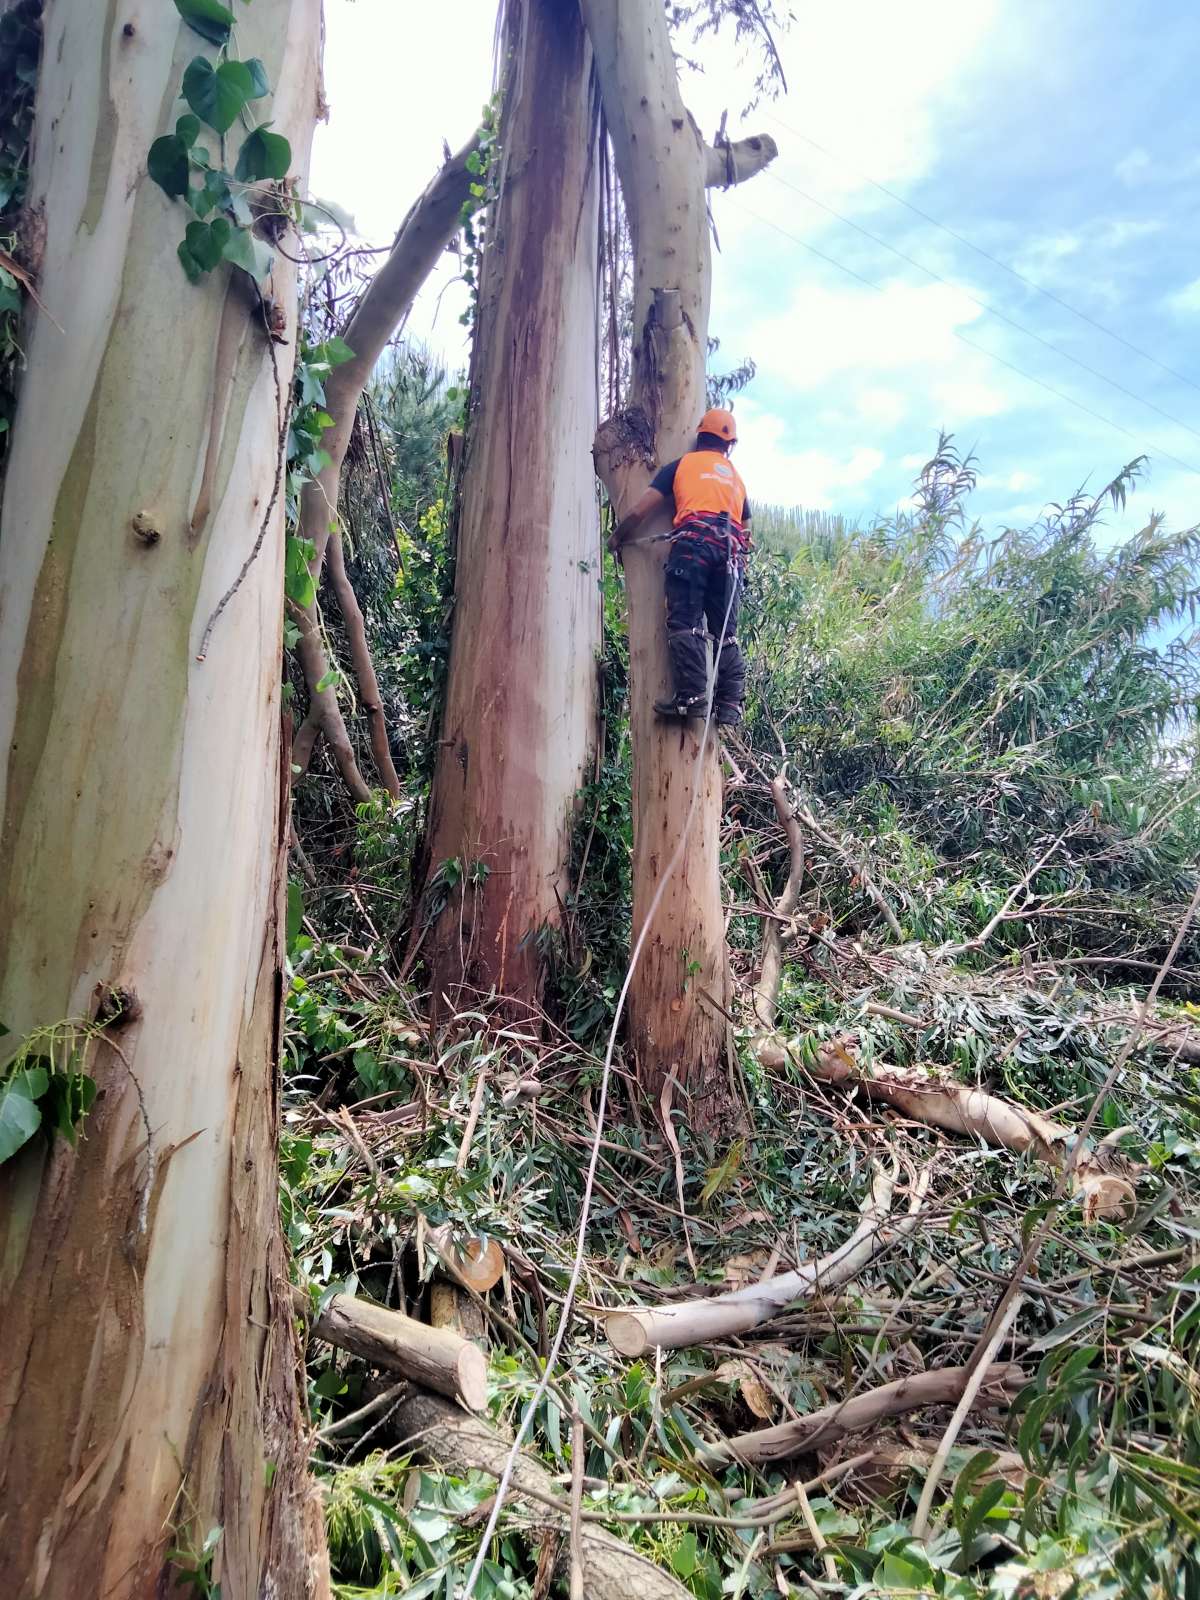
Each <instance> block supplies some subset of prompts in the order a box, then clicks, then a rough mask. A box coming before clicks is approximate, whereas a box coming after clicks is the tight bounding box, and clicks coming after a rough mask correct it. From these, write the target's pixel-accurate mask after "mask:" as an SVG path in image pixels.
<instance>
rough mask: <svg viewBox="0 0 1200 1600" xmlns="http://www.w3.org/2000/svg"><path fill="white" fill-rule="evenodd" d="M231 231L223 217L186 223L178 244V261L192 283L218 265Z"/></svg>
mask: <svg viewBox="0 0 1200 1600" xmlns="http://www.w3.org/2000/svg"><path fill="white" fill-rule="evenodd" d="M232 231H233V230H232V229H231V227H230V225H229V222H228V221H227V220H226V218H225V217H214V218H213V220H212V221H211V222H189V223H188V225H187V228H186V229H185V230H184V235H183V238H182V239H181V240H180V244H179V260H180V264H181V265H182V267H183V270H184V271H185V272H186V273H187V275H188V277H189V278H190V279H191V281H192V282H193V283H198V282H199V280H200V279H201V278H202V277H203V276H204V274H205V273H206V272H211V271H212V269H213V268H214V267H215V266H218V265H219V264H220V262H221V260H222V259H223V257H224V254H225V248H226V246H227V245H228V243H229V236H230V234H231V232H232Z"/></svg>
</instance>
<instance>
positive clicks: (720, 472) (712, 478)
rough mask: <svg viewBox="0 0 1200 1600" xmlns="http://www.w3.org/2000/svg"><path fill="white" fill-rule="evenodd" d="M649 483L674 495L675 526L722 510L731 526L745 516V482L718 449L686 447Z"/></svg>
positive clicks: (738, 527) (660, 490) (713, 516)
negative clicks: (685, 449)
mask: <svg viewBox="0 0 1200 1600" xmlns="http://www.w3.org/2000/svg"><path fill="white" fill-rule="evenodd" d="M651 487H652V488H654V489H657V490H658V491H659V493H660V494H670V495H673V496H674V498H675V515H674V523H675V526H676V527H677V528H678V527H681V526H682V525H683V523H685V522H691V521H694V520H695V519H696V518H703V519H704V520H705V521H707V520H709V519H710V518H716V517H719V516H721V515H722V513H726V514H727V515H728V516H729V519H730V521H731V522H732V524H733V526H734V529H735V530H740V529H741V527H742V524H743V523H744V522H746V521H748V520H749V515H750V507H749V503H748V502H747V499H746V485H745V484H744V483H743V482H742V480H741V478H740V477H739V476H738V471H737V468H736V467H735V466H734V464H733V462H732V461H730V459H729V457H728V456H726V455H722V454H721V452H720V451H719V450H690V451H689V452H688V453H687V455H685V456H680V458H679V460H678V461H671V462H668V463H667V465H666V466H665V467H662V468H660V470H659V471H658V472H657V473H656V474H655V475H654V478H653V479H652V480H651Z"/></svg>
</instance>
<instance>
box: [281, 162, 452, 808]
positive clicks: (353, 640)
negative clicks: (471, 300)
mask: <svg viewBox="0 0 1200 1600" xmlns="http://www.w3.org/2000/svg"><path fill="white" fill-rule="evenodd" d="M476 145H477V140H476V139H472V140H471V141H470V142H469V143H468V144H466V145H464V146H463V148H462V149H461V150H460V151H459V152H458V153H457V155H454V156H451V157H450V159H449V160H448V161H447V162H446V164H445V165H444V166H443V167H442V169H441V171H440V172H438V173H437V175H436V176H435V177H434V178H433V180H432V181H431V182H430V184H429V185H428V187H427V188H426V189H425V190H424V192H423V193H422V194H421V195H420V197H419V198H418V199H417V201H416V203H415V204H414V205H413V207H412V209H411V210H410V211H409V213H408V215H407V217H405V219H404V221H403V222H402V223H401V225H400V230H399V232H398V233H397V234H396V238H395V240H394V242H393V244H392V249H391V253H390V254H389V256H388V258H387V260H386V261H385V262H384V264H383V266H382V267H380V269H379V271H378V272H377V273H376V274H375V276H374V277H373V278H372V279H371V281H370V283H369V284H368V285H367V287H366V289H365V290H364V292H363V295H362V298H361V299H360V300H359V302H358V304H357V306H356V307H355V308H354V311H353V313H352V314H351V316H350V318H349V320H348V321H347V323H346V326H345V327H344V328H343V330H342V338H343V339H344V341H345V342H346V344H347V345H348V346H349V348H350V349H351V350H353V352H354V355H353V358H352V359H351V360H349V361H346V362H343V363H342V365H341V366H338V367H335V368H334V370H333V371H332V372H331V373H330V375H329V377H328V378H327V379H326V381H325V410H326V411H327V412H328V413H329V415H330V416H331V417H332V418H333V426H332V427H331V428H329V429H328V430H327V431H326V433H325V435H324V438H323V439H322V441H321V443H322V448H323V449H324V451H325V453H326V455H327V456H328V457H329V461H328V463H327V465H326V466H325V468H324V469H323V471H322V472H320V473H319V474H318V476H317V477H316V478H315V479H314V480H313V481H312V482H311V483H308V484H306V485H305V487H304V492H303V494H302V495H301V498H300V521H299V526H298V528H297V533H298V535H299V536H300V537H301V538H304V539H308V540H311V542H312V545H313V549H314V555H313V558H312V561H311V563H310V570H311V572H312V575H313V581H314V582H315V583H317V584H319V583H320V578H321V570H322V568H323V566H324V563H325V556H326V552H327V550H328V547H329V540H330V537H331V535H333V534H334V533H335V532H336V537H337V540H338V541H340V539H341V529H340V527H339V526H338V497H339V494H340V492H341V476H342V465H343V462H344V461H345V459H346V450H347V447H348V446H349V443H350V434H351V431H352V429H353V426H354V414H355V411H356V410H357V407H358V402H359V399H360V397H361V396H362V392H363V389H364V388H365V387H366V385H367V382H368V380H369V378H370V376H371V373H372V372H373V371H374V369H375V363H376V362H377V361H378V360H379V357H380V356H381V355H382V354H383V351H384V347H385V346H386V345H387V342H388V340H389V339H390V338H391V337H392V336H393V334H394V333H395V332H396V329H397V328H398V327H399V326H400V324H401V323H402V322H403V321H404V319H405V317H406V316H407V315H408V312H409V309H410V308H411V306H412V303H413V300H414V299H415V298H416V294H417V291H418V289H420V287H421V285H422V284H423V283H424V282H425V279H426V278H427V277H428V276H429V274H430V272H431V271H432V270H433V268H434V266H435V264H436V262H437V259H438V256H439V255H440V254H441V253H442V251H443V250H444V249H445V248H446V246H447V245H448V244H449V242H450V240H451V239H452V238H453V237H454V234H455V233H456V231H457V229H458V226H459V222H460V218H461V211H462V206H463V203H464V201H465V200H466V199H467V198H468V196H469V194H470V186H471V183H472V181H473V180H472V173H471V172H470V170H469V169H468V167H467V159H468V157H469V156H470V155H471V154H472V152H473V151H474V150H475V149H476ZM332 575H333V574H332V573H331V576H332ZM339 582H344V583H345V585H346V588H349V580H348V579H346V578H345V570H344V564H343V565H342V572H341V579H340V580H339V579H337V578H335V582H334V588H335V592H337V593H338V597H339V603H341V601H342V599H343V597H344V594H345V591H344V590H341V589H339ZM347 603H348V602H347ZM355 612H357V622H356V620H355V616H354V613H355ZM343 615H344V616H345V620H346V627H347V634H348V638H349V643H350V659H351V665H352V666H353V668H354V671H355V675H356V677H357V678H358V686H359V695H360V698H361V699H362V701H363V704H364V705H365V707H366V708H367V714H368V718H369V719H370V727H371V751H372V755H373V758H374V760H375V766H376V771H377V772H378V774H379V778H380V781H381V782H382V784H383V785H384V787H385V788H386V789H387V791H388V793H389V794H391V795H392V796H393V797H398V796H399V793H400V783H399V779H398V778H397V776H396V770H395V767H394V765H393V764H392V759H391V754H390V751H389V749H388V740H387V726H386V719H385V717H384V713H383V707H382V703H381V700H380V695H379V685H378V681H377V680H376V676H375V669H374V666H373V664H372V662H371V656H370V649H369V647H368V645H367V641H366V634H365V632H364V630H363V629H362V625H361V624H362V613H361V611H360V610H359V609H358V604H357V601H355V602H354V605H353V607H352V609H351V613H350V614H347V612H346V607H345V605H343ZM297 656H298V659H299V661H300V664H301V667H302V669H303V672H304V681H305V683H306V685H307V687H308V694H309V714H308V716H307V717H306V718H305V720H304V722H303V724H302V725H301V727H300V730H299V732H298V733H297V735H296V741H295V743H294V745H293V747H292V764H293V766H295V767H298V768H299V769H300V772H301V773H303V772H305V771H307V769H308V764H309V762H310V761H311V759H312V754H313V750H314V749H315V747H316V743H317V740H318V739H319V738H320V736H321V735H322V734H324V735H325V736H326V737H327V738H328V739H329V741H330V744H331V745H332V747H333V750H334V755H335V759H336V760H337V765H338V770H339V771H340V772H341V774H342V777H343V779H344V781H345V783H346V786H347V788H348V789H349V790H350V792H351V794H352V795H353V796H354V798H355V799H356V800H361V799H364V798H369V797H370V788H369V786H368V785H367V783H366V781H365V780H364V778H363V777H362V774H361V772H360V771H359V769H358V764H357V762H356V760H355V758H354V754H353V748H352V746H351V744H350V737H349V734H348V733H347V732H346V724H345V719H344V717H343V716H342V710H341V706H340V705H339V703H338V698H337V693H336V691H335V690H334V689H332V688H327V689H321V690H319V689H318V688H317V685H318V684H319V683H321V682H322V681H323V680H324V679H325V678H326V677H328V675H329V657H328V654H327V652H326V650H325V645H324V641H323V640H322V638H321V629H320V623H319V621H318V616H317V602H316V600H315V599H314V601H313V603H312V605H311V606H309V607H307V608H305V611H304V622H302V623H301V638H300V641H299V643H298V646H297ZM375 708H378V710H376V709H375Z"/></svg>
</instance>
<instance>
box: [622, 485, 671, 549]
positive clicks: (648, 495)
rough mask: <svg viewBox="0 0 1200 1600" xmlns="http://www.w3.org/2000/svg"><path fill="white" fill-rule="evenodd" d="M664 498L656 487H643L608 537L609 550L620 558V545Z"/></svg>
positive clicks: (631, 535) (656, 508)
mask: <svg viewBox="0 0 1200 1600" xmlns="http://www.w3.org/2000/svg"><path fill="white" fill-rule="evenodd" d="M665 500H666V496H665V495H662V494H659V492H658V490H657V489H643V491H642V493H641V495H640V496H639V497H638V499H637V501H636V502H635V503H634V505H633V506H632V508H631V509H630V511H629V514H628V515H627V516H625V517H622V518H621V520H620V522H618V523H617V525H616V527H615V528H614V529H613V531H612V533H611V534H610V535H609V538H608V549H609V552H610V553H611V554H612V555H614V556H616V558H617V560H618V561H620V560H621V546H622V545H623V544H624V543H625V542H626V540H627V539H632V538H633V536H634V534H635V533H636V532H637V531H638V529H639V528H640V527H641V526H642V524H643V522H645V521H646V518H647V517H649V516H651V515H652V513H653V512H655V511H657V510H658V509H659V507H660V506H661V505H662V504H663V503H664V501H665Z"/></svg>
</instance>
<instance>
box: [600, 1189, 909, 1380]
mask: <svg viewBox="0 0 1200 1600" xmlns="http://www.w3.org/2000/svg"><path fill="white" fill-rule="evenodd" d="M893 1183H894V1180H893V1179H892V1178H890V1177H888V1176H886V1175H885V1174H884V1173H882V1172H877V1174H876V1178H875V1182H874V1184H873V1186H872V1189H871V1194H870V1197H869V1198H868V1199H867V1201H866V1202H865V1204H864V1205H863V1208H862V1220H861V1221H860V1222H859V1225H858V1227H857V1228H856V1229H855V1230H854V1232H853V1233H852V1234H851V1236H850V1237H849V1239H847V1240H846V1241H845V1243H844V1244H841V1245H839V1246H838V1248H837V1249H836V1250H833V1251H831V1252H830V1253H829V1254H828V1255H827V1256H821V1257H820V1258H819V1259H818V1260H816V1261H806V1262H804V1263H803V1264H802V1265H801V1266H799V1267H797V1268H796V1270H795V1271H794V1272H784V1273H780V1274H779V1276H778V1277H774V1278H768V1279H767V1280H766V1281H765V1282H764V1283H752V1284H748V1285H747V1286H746V1288H744V1289H734V1290H732V1291H731V1292H730V1293H729V1294H722V1295H717V1296H715V1297H714V1298H711V1299H701V1300H684V1301H682V1302H680V1303H679V1304H676V1305H673V1306H662V1307H659V1308H656V1309H649V1308H645V1307H643V1308H640V1309H639V1310H636V1311H612V1312H610V1313H609V1314H608V1316H607V1317H606V1318H605V1320H604V1331H605V1333H606V1335H607V1336H608V1341H609V1343H610V1344H611V1345H612V1346H613V1348H614V1349H616V1350H619V1351H620V1352H621V1354H622V1355H623V1356H640V1355H643V1354H645V1352H646V1351H647V1350H650V1349H653V1348H655V1347H657V1348H658V1349H660V1350H679V1349H681V1348H682V1347H683V1346H685V1345H691V1344H706V1343H708V1342H709V1341H710V1340H712V1339H727V1338H729V1337H731V1336H732V1335H735V1334H739V1333H747V1332H749V1330H750V1329H751V1328H757V1327H758V1325H759V1324H760V1323H763V1322H766V1321H767V1320H768V1319H769V1318H770V1317H773V1316H775V1315H776V1314H777V1313H778V1312H780V1311H782V1310H783V1309H784V1307H785V1306H788V1305H790V1304H791V1303H792V1301H794V1300H799V1299H802V1298H804V1297H805V1296H808V1295H816V1294H820V1293H821V1292H822V1290H825V1289H833V1288H836V1287H837V1286H838V1285H839V1284H843V1283H848V1282H849V1281H850V1280H851V1279H852V1278H855V1277H857V1275H858V1274H859V1273H860V1272H861V1271H862V1269H863V1268H864V1267H865V1266H866V1265H867V1263H868V1262H869V1261H870V1260H871V1258H872V1256H874V1255H875V1254H877V1252H878V1251H879V1250H880V1249H882V1248H883V1247H884V1246H885V1245H886V1244H888V1243H890V1242H891V1241H892V1240H894V1239H896V1238H897V1237H898V1236H900V1235H902V1234H904V1233H907V1232H909V1231H910V1230H911V1228H912V1227H913V1226H914V1225H915V1223H916V1219H917V1214H918V1212H919V1210H920V1207H921V1202H922V1200H923V1199H924V1195H925V1190H926V1188H927V1187H928V1174H927V1173H926V1174H923V1175H922V1179H921V1181H920V1183H918V1185H917V1186H916V1188H915V1189H914V1191H913V1193H912V1195H911V1196H910V1198H909V1214H908V1216H907V1217H905V1218H904V1219H903V1220H902V1221H900V1222H897V1223H896V1224H894V1225H893V1226H892V1227H891V1228H888V1229H885V1224H886V1222H887V1218H888V1215H889V1213H890V1211H891V1207H892V1189H893Z"/></svg>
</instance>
